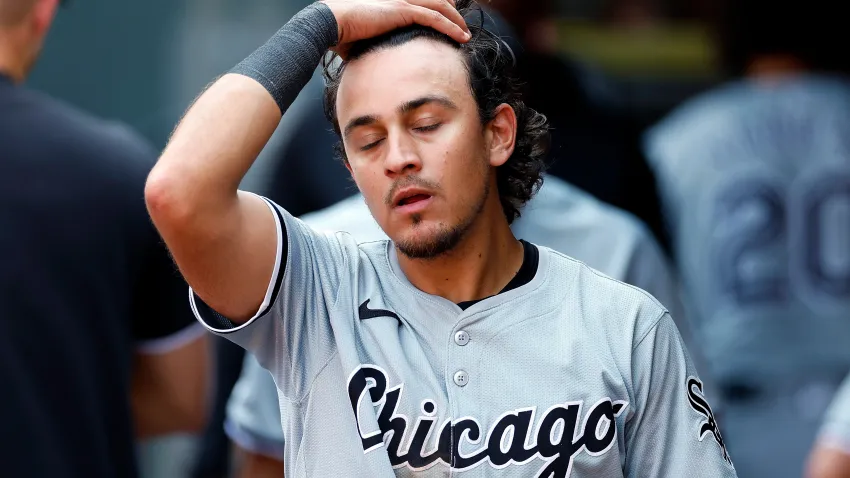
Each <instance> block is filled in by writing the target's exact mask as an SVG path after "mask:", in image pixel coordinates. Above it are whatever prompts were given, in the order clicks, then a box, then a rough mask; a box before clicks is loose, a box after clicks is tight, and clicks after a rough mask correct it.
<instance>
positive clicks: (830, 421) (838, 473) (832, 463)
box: [806, 375, 850, 478]
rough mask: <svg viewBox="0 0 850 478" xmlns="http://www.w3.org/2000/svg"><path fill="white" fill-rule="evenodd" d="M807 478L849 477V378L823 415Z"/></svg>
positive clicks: (849, 376)
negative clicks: (824, 415)
mask: <svg viewBox="0 0 850 478" xmlns="http://www.w3.org/2000/svg"><path fill="white" fill-rule="evenodd" d="M806 478H850V375H848V376H847V378H846V379H845V380H844V384H843V385H841V389H840V390H839V392H838V394H836V396H835V399H834V400H833V401H832V405H830V407H829V410H828V411H827V413H826V417H825V419H824V423H823V425H822V426H821V430H820V433H819V434H818V439H817V443H816V446H815V449H814V450H813V451H812V453H811V455H810V456H809V464H808V469H807V474H806Z"/></svg>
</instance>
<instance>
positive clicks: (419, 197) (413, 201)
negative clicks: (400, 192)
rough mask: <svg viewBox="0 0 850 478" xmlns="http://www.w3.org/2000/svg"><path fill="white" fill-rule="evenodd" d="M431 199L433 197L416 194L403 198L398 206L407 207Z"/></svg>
mask: <svg viewBox="0 0 850 478" xmlns="http://www.w3.org/2000/svg"><path fill="white" fill-rule="evenodd" d="M430 197H431V196H429V195H427V194H414V195H412V196H408V197H405V198H401V200H399V202H398V205H399V206H407V205H410V204H416V203H418V202H420V201H425V200H426V199H428V198H430Z"/></svg>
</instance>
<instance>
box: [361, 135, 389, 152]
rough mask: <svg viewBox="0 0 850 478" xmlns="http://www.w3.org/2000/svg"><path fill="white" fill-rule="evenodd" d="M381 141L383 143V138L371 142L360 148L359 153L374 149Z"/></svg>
mask: <svg viewBox="0 0 850 478" xmlns="http://www.w3.org/2000/svg"><path fill="white" fill-rule="evenodd" d="M382 141H384V140H383V138H381V139H379V140H378V141H373V142H371V143H369V144H367V145H366V146H362V147H361V148H360V151H369V150H370V149H372V148H374V147H375V146H378V145H379V144H381V142H382Z"/></svg>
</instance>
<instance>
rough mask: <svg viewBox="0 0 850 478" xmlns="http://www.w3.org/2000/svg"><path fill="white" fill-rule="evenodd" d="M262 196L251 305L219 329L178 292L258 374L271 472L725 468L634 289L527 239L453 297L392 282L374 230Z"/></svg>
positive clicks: (393, 265)
mask: <svg viewBox="0 0 850 478" xmlns="http://www.w3.org/2000/svg"><path fill="white" fill-rule="evenodd" d="M269 207H270V209H271V210H272V211H273V213H274V217H275V220H276V221H277V223H278V257H277V259H276V262H275V266H274V274H273V277H272V280H271V282H270V284H269V287H268V290H267V294H266V297H265V299H264V301H263V304H262V306H261V308H260V310H259V311H258V312H257V314H256V315H255V316H254V317H253V318H251V319H250V320H249V321H248V322H246V323H244V324H242V325H235V324H233V323H232V322H230V321H228V320H227V319H226V318H224V317H222V316H220V315H219V314H217V313H215V312H214V311H212V310H210V309H209V308H208V307H207V306H206V305H205V304H203V302H202V301H200V300H199V299H198V298H197V297H196V296H195V295H194V294H193V293H192V292H191V291H190V299H191V306H192V309H193V311H194V312H195V313H196V315H197V316H198V318H199V320H201V322H202V323H204V324H205V325H206V326H207V327H208V328H209V329H210V330H212V331H213V332H215V333H217V334H220V335H222V336H224V337H226V338H228V339H230V340H232V341H233V342H234V343H237V344H239V345H240V346H242V347H244V348H246V349H247V350H249V351H251V352H252V353H254V355H255V356H256V357H257V359H258V361H259V362H260V364H261V365H262V366H263V367H264V368H266V369H267V370H269V371H270V372H271V373H272V375H273V376H274V379H275V382H276V384H277V388H278V391H279V396H280V400H281V401H282V402H284V403H285V406H283V407H281V413H282V416H283V420H282V421H283V423H284V424H285V429H284V435H285V436H286V437H287V446H286V450H285V457H284V461H285V463H286V474H287V477H289V478H293V477H306V476H358V477H361V476H362V477H379V478H380V477H391V476H410V477H415V476H453V475H455V474H459V472H461V471H462V472H463V475H464V476H469V477H474V476H539V477H568V476H569V477H591V476H593V477H596V476H606V477H616V476H628V477H638V476H646V477H677V478H678V477H681V476H686V475H690V476H705V477H732V476H735V472H734V469H733V467H732V465H731V461H730V460H729V457H728V455H727V454H726V451H725V447H724V446H723V440H722V437H721V436H720V432H719V430H718V428H717V424H716V422H715V420H714V416H713V413H712V411H711V408H710V407H709V406H708V403H707V402H706V400H705V399H704V395H703V385H702V382H701V381H700V380H699V378H698V377H697V374H696V372H695V370H694V368H693V364H692V363H691V360H690V358H689V356H688V354H687V352H686V351H685V348H684V347H683V345H682V342H681V339H680V337H679V334H678V332H677V330H676V327H675V325H674V324H673V322H672V319H671V318H670V315H669V313H668V312H667V310H666V309H665V308H664V307H663V306H662V305H661V304H660V303H659V302H658V301H656V300H655V299H653V298H652V297H651V296H650V295H649V294H648V293H646V292H644V291H642V290H640V289H638V288H636V287H632V286H629V285H626V284H623V283H621V282H618V281H616V280H614V279H611V278H609V277H607V276H604V275H603V274H601V273H599V272H597V271H595V270H593V269H591V268H590V267H588V266H586V265H584V264H583V263H581V262H578V261H576V260H574V259H571V258H569V257H567V256H564V255H563V254H560V253H557V252H555V251H553V250H551V249H549V248H547V247H543V246H537V251H538V265H537V271H536V273H535V274H534V277H533V278H532V279H531V280H530V281H529V282H527V283H526V284H524V285H522V286H520V287H518V288H515V289H512V290H510V291H507V292H504V293H501V294H498V295H495V296H493V297H489V298H486V299H483V300H481V301H478V302H477V303H475V304H474V305H471V306H470V307H469V308H466V309H461V308H460V307H459V306H458V305H457V304H454V303H452V302H449V301H447V300H445V299H443V298H441V297H437V296H433V295H429V294H425V293H423V292H422V291H420V290H419V289H417V288H416V287H414V286H413V285H412V284H411V283H410V282H408V281H407V279H406V278H405V275H404V273H403V272H402V271H401V268H400V266H399V264H398V261H397V257H396V253H395V247H394V246H393V245H392V243H391V242H390V241H388V240H381V241H374V242H366V243H360V244H358V243H357V241H356V240H354V239H353V238H352V237H351V236H350V235H349V234H347V233H323V232H317V231H315V230H313V229H312V228H310V227H309V226H307V225H306V224H305V223H304V222H303V221H301V220H298V219H296V218H293V217H292V216H290V215H289V214H288V213H287V212H286V211H284V210H283V209H281V208H279V207H277V206H276V205H273V204H272V203H271V202H269ZM532 247H534V246H532Z"/></svg>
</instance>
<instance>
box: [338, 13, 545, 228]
mask: <svg viewBox="0 0 850 478" xmlns="http://www.w3.org/2000/svg"><path fill="white" fill-rule="evenodd" d="M456 6H457V9H458V11H459V12H460V13H461V15H463V16H464V18H465V19H466V22H467V26H468V27H469V30H470V32H471V33H472V38H471V39H470V40H469V42H467V43H464V44H460V43H457V42H456V41H454V40H452V39H451V38H450V37H448V36H446V35H444V34H442V33H439V32H437V31H436V30H433V29H431V28H427V27H423V26H419V25H412V26H409V27H405V28H400V29H398V30H394V31H391V32H389V33H386V34H384V35H381V36H378V37H375V38H369V39H366V40H361V41H359V42H356V43H354V44H353V45H352V46H351V48H350V49H349V51H348V55H347V57H346V60H345V61H341V60H340V59H339V57H338V56H336V55H328V56H326V57H325V59H324V61H323V64H322V67H323V72H324V76H325V80H326V82H327V84H326V88H325V97H324V108H325V115H326V116H327V118H328V120H329V121H330V122H331V124H333V128H334V131H335V132H336V134H337V136H338V137H340V138H341V134H340V127H339V119H338V117H337V112H336V98H337V92H338V90H339V84H340V80H341V78H342V75H343V73H344V72H345V66H346V62H350V61H353V60H356V59H358V58H360V57H362V56H364V55H366V54H368V53H370V52H374V51H377V50H382V49H386V48H392V47H396V46H399V45H403V44H405V43H407V42H410V41H412V40H414V39H417V38H426V39H429V40H434V41H439V42H442V43H445V44H448V45H451V46H453V47H455V48H457V49H458V50H459V51H460V52H461V54H462V55H463V57H464V59H465V60H466V61H465V63H466V68H467V71H468V73H469V87H470V89H471V91H472V95H473V97H474V98H475V101H476V103H477V105H478V115H479V117H480V118H481V124H482V125H484V124H487V123H489V122H490V121H491V120H492V119H493V117H494V113H495V110H496V108H497V107H498V106H499V105H501V104H503V103H505V104H508V105H509V106H510V107H511V108H513V110H514V112H515V113H516V117H517V133H516V144H515V146H514V152H513V154H512V155H511V157H510V158H508V160H507V161H506V162H505V164H503V165H502V166H499V167H498V168H496V184H497V187H498V191H499V199H500V201H501V204H502V210H503V211H504V213H505V217H506V218H507V220H508V223H512V222H513V221H514V219H516V218H517V217H519V216H520V208H522V206H523V205H524V204H525V203H526V202H528V200H529V199H531V197H532V196H534V194H535V193H536V192H537V190H538V189H539V188H540V186H541V185H542V184H543V172H544V171H545V170H546V167H547V166H548V164H547V162H546V153H547V152H548V149H549V128H548V125H547V122H546V117H545V116H543V115H542V114H540V113H538V112H536V111H534V110H533V109H531V108H529V107H528V106H526V105H525V103H523V102H522V99H521V97H520V93H519V82H518V80H517V79H516V77H515V76H514V74H513V73H514V71H513V70H514V67H515V63H516V60H515V57H514V54H513V51H511V49H510V47H508V45H507V44H506V43H505V42H504V41H503V40H502V39H501V38H500V37H499V36H498V35H497V34H496V33H494V32H493V31H491V29H490V28H488V25H487V22H490V23H492V21H491V20H490V19H489V18H488V15H487V13H485V12H484V11H483V10H481V9H480V8H479V7H477V5H476V4H475V2H474V1H473V0H458V1H457V3H456ZM335 151H336V153H337V155H338V156H339V157H340V159H341V160H342V161H344V162H347V161H348V159H347V157H346V155H345V149H344V148H343V146H342V142H341V141H340V142H339V143H337V145H336V147H335Z"/></svg>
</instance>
